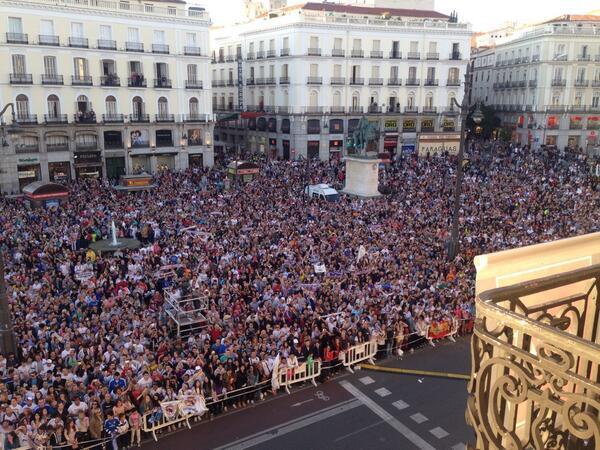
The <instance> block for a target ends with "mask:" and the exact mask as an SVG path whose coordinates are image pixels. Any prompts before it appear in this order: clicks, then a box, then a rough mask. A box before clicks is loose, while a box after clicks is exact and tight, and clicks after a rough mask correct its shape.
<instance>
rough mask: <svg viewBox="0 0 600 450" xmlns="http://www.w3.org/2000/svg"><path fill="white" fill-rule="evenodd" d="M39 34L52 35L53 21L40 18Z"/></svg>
mask: <svg viewBox="0 0 600 450" xmlns="http://www.w3.org/2000/svg"><path fill="white" fill-rule="evenodd" d="M40 34H41V35H42V36H54V22H52V21H51V20H46V19H42V20H40Z"/></svg>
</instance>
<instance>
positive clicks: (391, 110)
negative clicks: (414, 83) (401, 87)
mask: <svg viewBox="0 0 600 450" xmlns="http://www.w3.org/2000/svg"><path fill="white" fill-rule="evenodd" d="M386 112H387V114H400V113H401V112H402V107H401V106H398V105H396V106H388V107H387V111H386Z"/></svg>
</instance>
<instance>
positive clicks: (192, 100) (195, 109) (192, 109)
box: [188, 97, 200, 116]
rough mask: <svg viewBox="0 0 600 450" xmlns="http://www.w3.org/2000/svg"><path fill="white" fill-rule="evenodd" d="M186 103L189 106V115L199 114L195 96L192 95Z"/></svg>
mask: <svg viewBox="0 0 600 450" xmlns="http://www.w3.org/2000/svg"><path fill="white" fill-rule="evenodd" d="M188 103H189V108H190V116H198V115H199V114H200V106H199V103H198V99H197V98H196V97H192V98H190V101H189V102H188Z"/></svg>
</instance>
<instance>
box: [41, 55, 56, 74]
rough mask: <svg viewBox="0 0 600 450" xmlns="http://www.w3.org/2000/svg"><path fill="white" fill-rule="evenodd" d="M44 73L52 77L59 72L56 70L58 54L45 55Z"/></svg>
mask: <svg viewBox="0 0 600 450" xmlns="http://www.w3.org/2000/svg"><path fill="white" fill-rule="evenodd" d="M44 74H45V75H47V76H50V77H54V76H56V75H57V74H58V72H57V70H56V56H44Z"/></svg>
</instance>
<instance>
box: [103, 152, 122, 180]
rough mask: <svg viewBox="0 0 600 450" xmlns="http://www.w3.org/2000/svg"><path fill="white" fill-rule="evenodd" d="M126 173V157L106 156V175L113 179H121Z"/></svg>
mask: <svg viewBox="0 0 600 450" xmlns="http://www.w3.org/2000/svg"><path fill="white" fill-rule="evenodd" d="M122 175H125V157H124V156H113V157H110V158H109V157H107V158H106V177H107V178H108V179H109V180H112V181H119V179H120V178H121V176H122Z"/></svg>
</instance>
